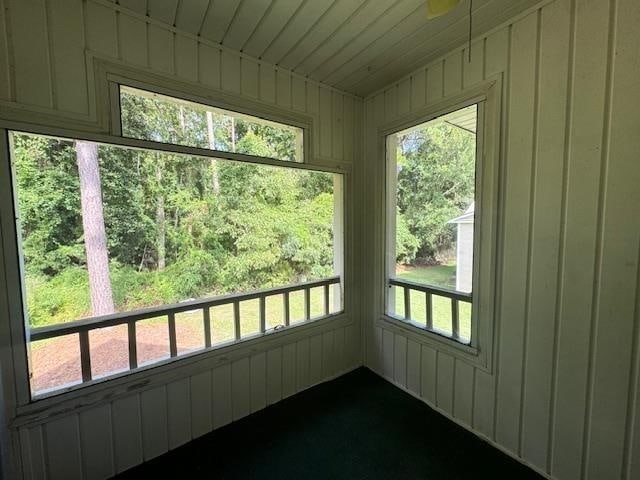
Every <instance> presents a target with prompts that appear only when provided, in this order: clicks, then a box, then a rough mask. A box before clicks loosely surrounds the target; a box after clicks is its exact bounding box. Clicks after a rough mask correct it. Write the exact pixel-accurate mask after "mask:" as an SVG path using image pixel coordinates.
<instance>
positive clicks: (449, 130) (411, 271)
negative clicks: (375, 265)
mask: <svg viewBox="0 0 640 480" xmlns="http://www.w3.org/2000/svg"><path fill="white" fill-rule="evenodd" d="M478 110H479V107H478V105H471V106H469V107H466V108H463V109H460V110H457V111H454V112H452V113H449V114H447V115H443V116H441V117H438V118H436V119H434V120H431V121H429V122H426V123H422V124H420V125H416V126H413V127H411V128H408V129H406V130H403V131H400V132H397V133H394V134H392V135H389V136H387V163H388V182H389V189H388V191H389V198H388V206H389V209H388V212H389V213H388V226H389V232H388V241H387V248H388V250H387V251H388V257H387V271H388V275H389V288H388V291H389V294H388V298H387V313H388V314H389V315H391V316H394V317H397V318H401V319H404V320H407V321H409V322H411V323H413V324H417V325H419V326H422V327H424V328H427V329H428V330H431V331H434V332H436V333H439V334H442V335H445V336H448V337H452V338H454V339H455V340H458V341H460V342H462V343H469V342H470V341H471V299H472V291H473V288H472V287H473V278H474V250H475V248H474V246H475V244H474V227H475V219H476V213H477V212H476V202H475V199H476V188H475V174H476V149H477V142H476V134H477V125H478Z"/></svg>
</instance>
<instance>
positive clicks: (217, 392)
mask: <svg viewBox="0 0 640 480" xmlns="http://www.w3.org/2000/svg"><path fill="white" fill-rule="evenodd" d="M211 380H212V384H213V385H212V389H213V428H219V427H222V426H224V425H227V424H228V423H231V421H232V420H233V407H232V402H233V401H232V397H231V365H230V364H227V365H222V366H220V367H218V368H214V369H213V373H212V376H211Z"/></svg>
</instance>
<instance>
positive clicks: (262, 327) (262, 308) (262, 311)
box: [260, 297, 267, 333]
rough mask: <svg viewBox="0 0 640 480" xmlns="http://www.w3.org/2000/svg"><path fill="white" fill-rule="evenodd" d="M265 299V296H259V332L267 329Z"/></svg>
mask: <svg viewBox="0 0 640 480" xmlns="http://www.w3.org/2000/svg"><path fill="white" fill-rule="evenodd" d="M266 310H267V307H266V299H265V297H260V332H262V333H264V332H266V331H267V315H266V313H267V312H266Z"/></svg>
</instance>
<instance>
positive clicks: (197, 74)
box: [0, 0, 362, 164]
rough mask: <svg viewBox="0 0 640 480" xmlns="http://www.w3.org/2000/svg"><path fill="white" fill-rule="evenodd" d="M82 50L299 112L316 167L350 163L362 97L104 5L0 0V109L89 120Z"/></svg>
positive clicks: (102, 1)
mask: <svg viewBox="0 0 640 480" xmlns="http://www.w3.org/2000/svg"><path fill="white" fill-rule="evenodd" d="M120 3H122V4H125V3H126V2H120ZM87 50H88V51H90V52H93V53H94V54H97V55H98V56H100V57H106V58H109V59H115V60H117V61H121V62H123V63H126V64H128V65H133V66H135V67H139V68H141V69H146V70H148V71H152V72H155V73H161V74H165V75H168V76H170V77H172V78H175V79H177V80H181V81H183V82H186V83H193V84H197V85H200V86H206V87H210V88H211V89H214V90H220V91H223V92H226V93H230V94H236V95H238V96H240V97H246V98H249V99H252V100H257V101H261V102H264V103H266V104H270V105H277V106H279V107H282V108H285V109H291V110H293V111H297V112H304V113H306V114H308V115H310V116H312V117H313V119H314V131H313V138H314V145H313V147H314V148H313V150H314V153H315V157H316V159H317V161H318V163H325V164H326V163H330V164H335V163H336V162H345V163H347V164H350V163H352V162H353V159H354V156H355V151H354V146H355V144H356V141H355V138H356V136H357V135H358V134H357V132H356V123H357V117H358V116H359V115H360V109H361V105H362V101H361V99H360V98H358V97H355V96H353V95H350V94H345V93H344V92H341V91H338V90H336V89H333V88H331V87H328V86H325V85H322V84H319V83H317V82H313V81H310V80H306V79H305V78H303V77H301V76H299V75H295V74H292V73H291V72H290V71H288V70H285V69H281V68H278V67H275V66H273V65H271V64H268V63H265V62H261V61H258V60H255V59H253V58H251V57H249V56H247V55H243V54H241V53H239V52H235V51H232V50H229V49H227V48H224V47H221V46H219V45H218V44H215V43H213V42H211V41H207V40H204V39H202V38H199V37H196V36H194V35H189V34H184V33H181V32H180V31H178V30H176V29H175V28H171V27H169V26H167V25H165V24H162V23H160V22H158V21H155V20H151V19H150V18H148V17H145V16H143V15H140V14H138V13H135V12H134V11H132V10H128V9H127V8H125V7H121V6H119V5H116V4H115V3H112V2H109V1H107V0H0V102H1V103H0V106H4V107H7V109H9V108H12V109H17V110H27V111H31V112H47V113H52V114H54V115H57V116H60V117H67V118H70V119H78V120H81V121H82V120H86V121H87V122H88V123H89V122H90V120H91V119H90V112H92V111H93V109H94V107H95V106H94V105H93V103H94V101H95V99H94V98H92V86H91V85H90V83H91V72H88V71H87V60H86V58H85V51H87ZM3 116H5V117H6V116H7V114H6V113H5V115H3Z"/></svg>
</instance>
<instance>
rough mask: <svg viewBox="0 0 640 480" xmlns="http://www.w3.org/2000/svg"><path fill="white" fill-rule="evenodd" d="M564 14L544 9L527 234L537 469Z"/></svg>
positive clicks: (528, 401) (557, 198)
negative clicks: (529, 246) (528, 239)
mask: <svg viewBox="0 0 640 480" xmlns="http://www.w3.org/2000/svg"><path fill="white" fill-rule="evenodd" d="M569 20H570V18H569V12H568V10H567V9H566V8H565V6H564V5H562V3H554V4H552V5H549V7H548V8H546V9H545V10H543V12H542V16H541V19H540V21H541V25H540V52H539V58H540V73H539V85H538V89H539V93H538V98H539V99H540V100H541V101H540V102H539V109H538V127H537V138H536V139H535V142H536V144H535V146H534V148H535V152H536V153H535V155H536V169H535V171H534V172H533V173H534V179H535V186H534V192H533V203H532V207H533V208H532V213H531V214H532V216H533V217H532V221H531V228H532V231H531V232H530V241H531V259H530V265H529V269H530V277H529V291H528V295H529V300H528V302H527V304H528V306H529V308H528V311H527V312H526V315H527V318H528V323H527V328H528V331H527V350H526V354H527V358H526V366H527V368H526V370H525V371H524V378H523V396H524V397H523V399H522V401H523V411H522V432H521V436H522V453H523V456H525V457H526V458H527V459H528V460H529V461H530V462H531V463H533V464H534V465H536V466H537V467H539V468H545V467H546V464H547V451H548V438H549V414H550V406H551V380H552V378H551V377H552V375H551V373H552V368H553V364H552V362H553V342H554V339H553V335H554V332H555V325H554V324H555V322H554V317H555V309H556V302H555V296H556V291H557V270H558V259H559V257H558V247H559V243H558V238H559V237H560V222H561V217H560V212H561V203H562V178H563V164H564V161H563V160H564V159H563V152H564V141H565V135H564V133H565V128H564V125H565V121H566V115H565V113H566V104H567V98H566V93H567V92H566V90H567V88H566V87H567V64H568V61H569V49H568V45H569V42H568V40H569V38H568V30H569V29H568V27H569Z"/></svg>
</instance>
